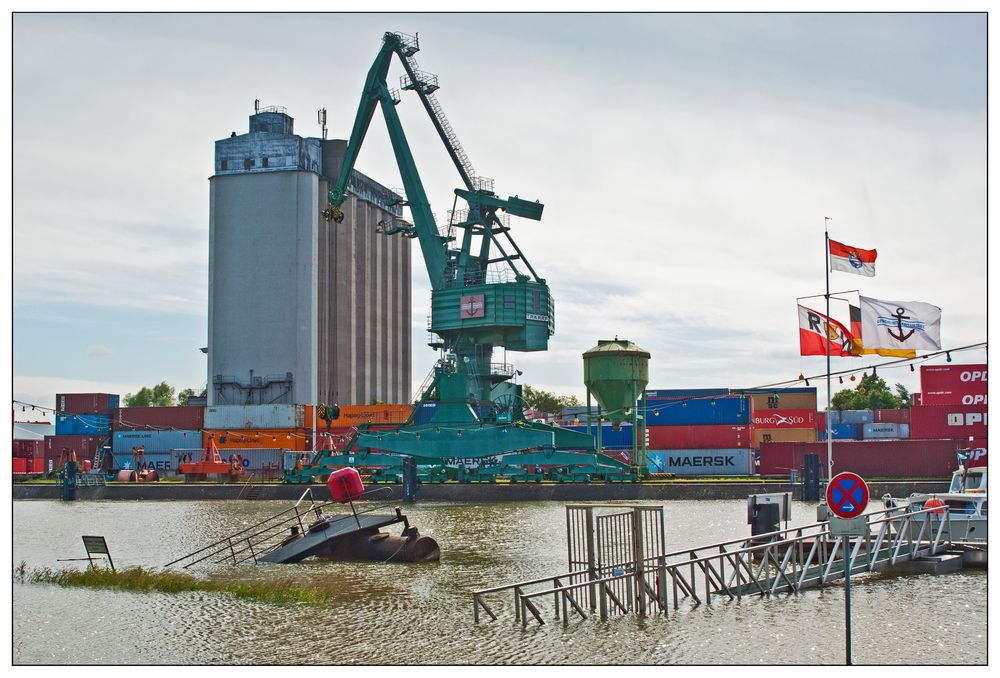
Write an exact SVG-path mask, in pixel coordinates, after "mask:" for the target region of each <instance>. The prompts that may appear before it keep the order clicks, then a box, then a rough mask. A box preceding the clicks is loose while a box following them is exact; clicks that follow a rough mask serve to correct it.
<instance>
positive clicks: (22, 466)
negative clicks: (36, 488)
mask: <svg viewBox="0 0 1000 678" xmlns="http://www.w3.org/2000/svg"><path fill="white" fill-rule="evenodd" d="M10 465H11V470H12V471H13V472H14V475H24V474H26V473H27V472H28V460H27V459H19V458H17V457H14V458H13V459H11V464H10Z"/></svg>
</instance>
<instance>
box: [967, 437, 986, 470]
mask: <svg viewBox="0 0 1000 678" xmlns="http://www.w3.org/2000/svg"><path fill="white" fill-rule="evenodd" d="M969 466H970V467H971V466H986V438H979V439H976V440H973V441H972V451H971V456H970V457H969Z"/></svg>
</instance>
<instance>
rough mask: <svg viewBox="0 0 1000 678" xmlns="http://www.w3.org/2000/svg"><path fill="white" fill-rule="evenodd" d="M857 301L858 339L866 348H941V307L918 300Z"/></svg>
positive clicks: (930, 349) (865, 298) (935, 349)
mask: <svg viewBox="0 0 1000 678" xmlns="http://www.w3.org/2000/svg"><path fill="white" fill-rule="evenodd" d="M859 298H860V300H861V339H862V342H863V344H864V347H865V348H866V349H869V348H872V349H874V348H891V349H915V350H918V351H919V350H923V351H939V350H941V309H940V308H938V307H937V306H934V305H933V304H926V303H924V302H922V301H885V300H882V299H871V298H869V297H859Z"/></svg>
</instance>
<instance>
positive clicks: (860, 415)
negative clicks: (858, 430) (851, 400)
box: [830, 410, 875, 424]
mask: <svg viewBox="0 0 1000 678" xmlns="http://www.w3.org/2000/svg"><path fill="white" fill-rule="evenodd" d="M830 421H832V422H833V423H834V424H873V423H875V413H874V412H872V411H871V410H831V411H830Z"/></svg>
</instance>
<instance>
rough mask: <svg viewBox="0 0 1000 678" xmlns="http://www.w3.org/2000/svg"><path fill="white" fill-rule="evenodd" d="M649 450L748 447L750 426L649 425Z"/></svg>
mask: <svg viewBox="0 0 1000 678" xmlns="http://www.w3.org/2000/svg"><path fill="white" fill-rule="evenodd" d="M646 430H647V431H648V432H649V442H648V444H647V445H646V447H648V448H649V449H651V450H703V449H731V448H736V447H750V427H749V426H739V425H737V426H732V425H726V424H711V425H704V426H693V425H689V426H650V427H649V428H648V429H646Z"/></svg>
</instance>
